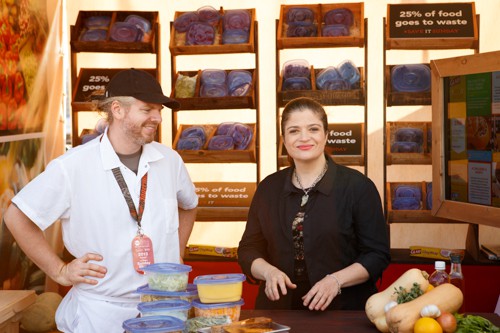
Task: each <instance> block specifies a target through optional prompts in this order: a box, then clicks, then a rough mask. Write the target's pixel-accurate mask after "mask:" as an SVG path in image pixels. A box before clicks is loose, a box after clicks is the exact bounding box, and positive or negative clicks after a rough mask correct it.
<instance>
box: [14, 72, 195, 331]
mask: <svg viewBox="0 0 500 333" xmlns="http://www.w3.org/2000/svg"><path fill="white" fill-rule="evenodd" d="M163 106H167V107H169V108H179V103H178V102H177V101H175V100H172V99H170V98H168V97H166V96H165V95H164V94H163V92H162V89H161V86H160V85H159V83H158V82H157V81H156V79H155V78H154V77H153V76H151V75H150V74H148V73H147V72H144V71H141V70H136V69H129V70H124V71H121V72H119V73H117V74H116V75H115V76H114V77H113V79H112V80H111V82H109V84H108V86H107V89H106V96H105V99H104V100H103V101H101V102H100V103H99V109H100V110H101V111H103V112H104V113H105V114H106V116H107V119H106V120H107V122H108V124H109V125H108V127H107V128H106V130H105V131H104V133H103V134H102V135H100V136H99V137H97V138H96V139H94V140H92V141H90V142H88V143H86V144H84V145H81V146H79V147H76V148H73V149H71V150H69V151H68V152H67V153H65V154H64V155H62V156H60V157H59V158H57V159H55V160H53V161H52V162H51V163H49V165H48V166H47V168H46V170H45V171H44V172H43V173H42V174H40V175H39V176H38V177H36V178H35V179H33V180H32V181H31V182H30V183H29V184H28V185H26V186H25V187H24V188H23V189H22V191H21V192H20V193H19V194H18V195H17V196H15V197H14V198H13V199H12V204H11V205H10V207H9V208H8V210H7V211H6V213H5V224H6V225H7V227H8V228H9V229H10V231H11V232H12V234H13V236H14V237H15V239H16V241H17V242H18V244H19V245H20V247H21V248H22V249H23V251H24V252H25V253H26V255H28V256H29V257H30V258H31V259H32V260H33V262H34V263H35V264H36V265H37V266H38V267H39V268H40V269H42V270H43V271H44V272H45V273H46V274H47V275H48V276H49V277H50V278H52V279H53V280H54V281H56V282H58V283H59V284H61V285H65V286H69V285H72V286H73V287H72V288H71V290H70V291H69V292H68V294H67V295H66V296H65V298H64V299H63V301H62V302H61V305H60V306H59V308H58V310H57V314H56V322H57V325H58V329H59V330H61V331H64V332H84V333H88V332H120V333H121V332H123V329H122V327H121V326H122V322H123V321H124V320H126V319H129V318H133V317H136V316H137V314H138V310H137V308H136V306H137V303H138V302H139V298H138V297H139V296H138V295H137V294H134V291H135V290H136V289H137V287H139V286H140V285H142V284H145V283H146V278H145V276H144V275H143V274H141V272H142V271H141V267H144V266H145V265H147V264H148V263H151V262H153V260H154V262H173V263H179V262H180V261H182V259H181V257H182V255H183V252H184V248H185V246H186V243H187V241H188V238H189V235H190V233H191V231H192V228H193V224H194V220H195V215H196V206H197V204H198V198H197V195H196V192H195V187H194V185H193V183H192V182H191V179H190V177H189V175H188V172H187V170H186V168H185V165H184V164H183V162H182V159H181V158H180V156H179V155H178V154H177V153H176V152H175V151H174V150H172V149H170V148H168V147H166V146H164V145H161V144H159V143H158V142H154V141H153V140H154V138H155V135H156V131H157V128H158V125H159V124H160V122H161V120H162V118H161V113H160V112H161V109H162V108H163ZM57 220H61V223H62V224H61V225H62V232H63V241H64V245H65V246H66V248H67V250H68V251H69V252H70V253H71V254H72V255H73V256H74V257H75V258H76V259H74V260H73V261H71V262H69V263H65V262H63V261H62V260H61V259H60V258H59V257H58V256H57V254H56V253H55V252H54V251H53V250H52V248H51V247H50V245H49V244H48V243H47V241H46V240H45V238H44V235H43V230H45V229H46V228H47V227H49V226H50V225H51V224H52V223H54V222H55V221H57Z"/></svg>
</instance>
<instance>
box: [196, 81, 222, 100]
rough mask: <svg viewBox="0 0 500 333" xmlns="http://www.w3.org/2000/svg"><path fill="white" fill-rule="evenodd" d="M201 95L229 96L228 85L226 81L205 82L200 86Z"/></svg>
mask: <svg viewBox="0 0 500 333" xmlns="http://www.w3.org/2000/svg"><path fill="white" fill-rule="evenodd" d="M200 96H201V97H224V96H227V86H226V84H225V83H223V84H219V83H204V84H202V85H201V88H200Z"/></svg>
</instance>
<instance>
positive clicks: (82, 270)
mask: <svg viewBox="0 0 500 333" xmlns="http://www.w3.org/2000/svg"><path fill="white" fill-rule="evenodd" d="M102 259H103V258H102V256H101V255H99V254H96V253H87V254H85V255H84V256H83V257H81V258H76V259H73V261H71V262H69V263H65V264H64V265H63V266H62V267H61V269H60V270H59V274H58V276H57V277H56V279H55V280H56V282H57V283H59V284H61V285H63V286H71V285H74V284H77V283H88V284H92V285H96V284H97V283H98V281H97V280H95V279H90V278H88V277H89V276H91V277H96V278H103V277H104V276H105V275H106V272H107V269H106V267H104V266H101V265H97V264H94V263H90V262H89V261H91V260H93V261H102Z"/></svg>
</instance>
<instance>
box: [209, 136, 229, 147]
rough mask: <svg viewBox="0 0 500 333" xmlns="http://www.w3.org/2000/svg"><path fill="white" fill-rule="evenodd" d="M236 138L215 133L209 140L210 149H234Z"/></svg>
mask: <svg viewBox="0 0 500 333" xmlns="http://www.w3.org/2000/svg"><path fill="white" fill-rule="evenodd" d="M232 149H234V140H233V137H232V136H230V135H214V136H213V137H212V138H211V139H210V141H209V142H208V150H232Z"/></svg>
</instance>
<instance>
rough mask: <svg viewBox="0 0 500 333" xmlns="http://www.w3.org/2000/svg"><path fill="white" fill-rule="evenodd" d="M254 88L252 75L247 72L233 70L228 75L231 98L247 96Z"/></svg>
mask: <svg viewBox="0 0 500 333" xmlns="http://www.w3.org/2000/svg"><path fill="white" fill-rule="evenodd" d="M251 88H252V74H251V73H250V72H249V71H246V70H233V71H231V72H229V74H228V75H227V89H228V91H229V96H246V95H247V94H248V92H249V91H250V89H251Z"/></svg>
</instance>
